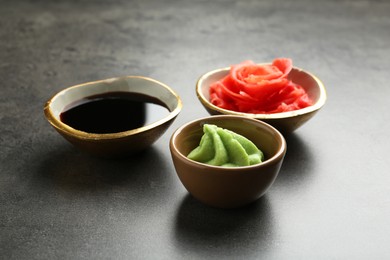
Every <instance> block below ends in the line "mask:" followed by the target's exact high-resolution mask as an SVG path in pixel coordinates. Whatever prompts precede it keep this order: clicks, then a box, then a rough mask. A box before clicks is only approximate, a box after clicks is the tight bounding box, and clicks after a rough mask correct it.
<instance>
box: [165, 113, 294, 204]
mask: <svg viewBox="0 0 390 260" xmlns="http://www.w3.org/2000/svg"><path fill="white" fill-rule="evenodd" d="M204 124H214V125H217V126H219V127H222V128H225V129H229V130H231V131H233V132H235V133H237V134H240V135H242V136H244V137H246V138H248V139H249V140H251V141H252V142H253V143H254V144H255V145H256V146H257V147H258V148H259V149H260V150H261V151H262V152H263V153H264V158H265V160H264V161H263V162H262V163H260V164H255V165H251V166H240V167H222V166H212V165H208V164H205V163H200V162H197V161H193V160H191V159H189V158H187V156H188V154H189V153H190V152H191V151H192V150H193V149H194V148H196V147H197V146H198V145H199V142H200V140H201V137H202V135H203V125H204ZM169 147H170V152H171V156H172V160H173V165H174V167H175V170H176V173H177V176H178V177H179V179H180V181H181V182H182V184H183V185H184V187H185V188H186V189H187V191H188V192H189V193H190V194H191V195H192V196H193V197H194V198H196V199H197V200H199V201H201V202H203V203H204V204H207V205H209V206H213V207H218V208H237V207H242V206H244V205H247V204H249V203H252V202H254V201H256V200H257V199H259V198H260V197H261V196H263V195H264V194H265V193H266V192H267V191H268V189H269V188H270V187H271V186H272V184H273V183H274V181H275V179H276V177H277V175H278V173H279V170H280V168H281V165H282V163H283V159H284V156H285V154H286V150H287V144H286V141H285V139H284V137H283V136H282V134H281V133H280V132H279V131H278V130H277V129H275V128H274V127H272V126H271V125H269V124H267V123H265V122H262V121H260V120H256V119H252V118H248V117H242V116H232V115H219V116H209V117H205V118H200V119H196V120H194V121H191V122H188V123H186V124H184V125H182V126H181V127H179V128H178V129H177V130H176V131H175V132H174V133H173V135H172V137H171V139H170V142H169Z"/></svg>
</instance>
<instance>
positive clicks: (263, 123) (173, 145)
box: [169, 115, 287, 172]
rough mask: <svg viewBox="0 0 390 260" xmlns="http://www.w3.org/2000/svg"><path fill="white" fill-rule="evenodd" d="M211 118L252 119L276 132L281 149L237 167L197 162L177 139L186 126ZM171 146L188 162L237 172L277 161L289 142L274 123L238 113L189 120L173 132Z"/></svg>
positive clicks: (284, 152) (281, 156)
mask: <svg viewBox="0 0 390 260" xmlns="http://www.w3.org/2000/svg"><path fill="white" fill-rule="evenodd" d="M210 119H216V120H218V119H222V120H224V119H233V120H235V119H237V120H238V119H240V120H247V121H251V122H252V123H254V124H258V125H263V126H265V127H267V128H269V129H270V130H271V131H272V132H274V133H275V134H276V136H277V138H278V139H280V141H281V145H280V149H278V151H277V152H276V153H275V154H274V155H273V156H272V157H270V158H268V159H266V160H265V161H263V162H261V163H258V164H253V165H248V166H236V167H223V166H214V165H209V164H206V163H202V162H197V161H194V160H191V159H189V158H187V157H186V156H185V155H184V154H183V153H182V152H180V151H179V149H178V148H177V146H176V142H175V140H176V138H177V136H178V135H179V134H180V133H181V132H182V131H183V130H184V129H185V128H186V127H188V126H190V125H193V124H197V123H200V122H202V121H207V120H210ZM169 146H170V149H171V153H172V150H173V151H174V152H176V154H177V155H178V156H179V157H180V158H181V159H182V160H184V161H185V162H186V163H189V164H193V165H194V166H197V167H203V168H210V169H224V170H226V171H227V172H236V171H240V170H246V169H252V168H262V167H265V166H267V165H269V164H274V163H276V161H278V160H279V159H281V158H283V156H284V155H285V154H286V152H287V142H286V139H285V138H284V136H283V135H282V134H281V133H280V132H279V130H277V129H276V128H275V127H273V126H272V125H270V124H268V123H266V122H264V121H260V120H256V119H254V118H250V117H244V116H237V115H215V116H208V117H202V118H198V119H195V120H192V121H189V122H187V123H185V124H184V125H182V126H180V127H179V128H178V129H176V130H175V131H174V132H173V134H172V136H171V139H170V141H169ZM172 156H173V155H172Z"/></svg>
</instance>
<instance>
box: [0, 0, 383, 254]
mask: <svg viewBox="0 0 390 260" xmlns="http://www.w3.org/2000/svg"><path fill="white" fill-rule="evenodd" d="M276 57H290V58H292V59H293V61H294V64H295V65H296V66H298V67H302V68H304V69H307V70H309V71H311V72H313V73H314V74H316V75H317V76H318V77H319V78H320V79H321V80H322V81H323V83H324V84H325V86H326V88H327V91H328V101H327V104H326V106H325V107H324V109H323V110H321V111H320V112H319V113H318V114H317V116H316V117H315V118H314V119H313V120H311V121H310V122H308V123H307V124H306V125H304V126H303V127H302V128H300V129H299V130H297V131H296V132H295V133H294V134H292V135H289V136H286V139H287V142H288V152H287V155H286V158H285V162H284V164H283V167H282V169H281V172H280V174H279V176H278V178H277V180H276V182H275V183H274V185H273V186H272V188H271V189H270V190H269V192H268V193H267V194H266V195H265V196H263V197H262V198H261V199H260V200H258V201H257V202H256V203H254V204H252V205H250V206H248V207H245V208H241V209H237V210H221V209H215V208H210V207H207V206H204V205H203V204H201V203H199V202H197V201H196V200H194V199H193V198H192V197H191V196H189V195H188V193H187V191H186V190H185V189H184V187H183V186H182V185H181V183H180V181H179V180H178V178H177V176H176V173H175V171H174V168H173V164H172V161H171V157H170V154H169V148H168V141H169V138H170V136H171V134H172V133H173V131H174V130H175V129H176V128H177V127H179V126H180V125H182V124H184V123H186V122H188V121H190V120H192V119H196V118H199V117H204V116H208V114H207V113H206V111H205V110H204V109H203V107H202V106H201V105H200V103H199V101H198V100H197V98H196V96H195V82H196V80H197V79H198V77H199V76H200V75H201V74H203V73H204V72H207V71H208V70H211V69H215V68H219V67H225V66H228V65H230V64H233V63H238V62H240V61H243V60H246V59H252V60H254V61H256V62H269V61H272V60H273V59H274V58H276ZM389 70H390V2H389V1H364V0H357V1H335V0H334V1H310V0H298V1H291V2H290V1H289V2H288V1H256V0H252V1H245V0H242V1H237V2H236V1H190V0H188V1H157V0H156V1H147V0H140V1H124V0H123V1H63V2H59V1H45V0H42V1H11V0H10V1H4V0H2V1H0V82H1V86H0V147H1V150H0V258H2V259H55V258H56V259H58V258H59V259H124V258H128V259H182V258H192V259H198V258H214V259H227V258H234V259H254V258H256V259H260V258H266V259H313V258H314V259H321V258H323V259H360V258H361V259H368V258H371V259H389V258H390V247H389V244H390V222H389V219H390V175H389V172H390V171H389V169H390V167H389V158H388V157H389V152H390V149H389V144H390V140H389V139H390V138H389V133H390V123H389V119H390V117H389V112H388V104H389V101H390V99H389V96H390V87H389V83H388V82H389V75H390V74H389ZM123 75H144V76H148V77H152V78H155V79H157V80H160V81H162V82H164V83H166V84H168V85H169V86H171V87H172V88H173V89H174V90H176V91H177V92H178V93H179V95H180V96H181V98H182V100H183V103H184V107H183V110H182V113H181V114H180V115H179V116H178V118H177V120H176V121H175V122H174V124H173V125H172V126H171V127H170V128H169V130H168V131H167V132H166V133H165V134H164V136H163V137H162V138H161V139H159V140H158V141H157V142H156V143H155V144H154V145H153V146H152V147H151V148H150V149H148V150H146V151H145V152H144V153H142V154H139V155H138V156H135V157H134V158H129V159H126V160H101V159H97V158H94V157H91V156H88V155H86V154H84V153H81V152H79V151H78V150H76V149H75V148H73V146H71V145H70V144H68V143H67V142H66V141H65V140H64V139H62V138H61V137H60V136H59V135H58V134H57V133H56V132H55V131H54V130H53V129H52V128H51V127H50V126H49V124H48V123H47V122H46V120H45V118H44V116H43V105H44V103H45V102H46V100H47V99H49V98H50V97H51V96H52V95H53V94H54V93H56V92H57V91H59V90H61V89H63V88H65V87H68V86H71V85H75V84H78V83H83V82H87V81H93V80H98V79H105V78H111V77H115V76H123Z"/></svg>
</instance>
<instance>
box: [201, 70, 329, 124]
mask: <svg viewBox="0 0 390 260" xmlns="http://www.w3.org/2000/svg"><path fill="white" fill-rule="evenodd" d="M229 70H230V68H229V67H227V68H222V69H217V70H214V71H211V72H209V73H206V74H204V75H203V76H202V77H201V78H200V79H199V80H198V82H197V85H196V92H197V95H198V98H199V99H200V101H201V102H202V103H203V105H205V106H206V107H208V108H209V109H212V110H215V111H218V112H219V113H222V114H232V115H252V116H251V117H253V118H284V117H290V116H295V115H299V114H304V113H308V112H312V111H315V110H318V109H319V108H321V107H322V106H323V105H324V103H325V100H326V92H325V87H324V85H323V84H322V82H321V81H320V80H319V79H318V78H317V77H316V76H314V75H312V74H311V73H309V72H307V71H304V70H302V69H299V68H296V67H294V68H293V69H292V70H291V72H290V73H289V75H288V77H289V79H291V80H292V81H293V82H295V83H297V84H299V85H301V86H302V87H303V88H304V89H305V90H306V92H307V93H308V96H309V98H310V99H312V100H313V103H314V104H313V105H312V106H310V107H306V108H303V109H300V110H295V111H290V112H283V113H275V114H247V113H240V112H236V111H231V110H226V109H222V108H219V107H217V106H215V105H213V104H211V103H210V101H209V100H210V94H209V88H210V85H211V84H212V83H214V82H216V81H218V80H220V79H222V78H223V77H225V76H226V75H227V74H228V73H229Z"/></svg>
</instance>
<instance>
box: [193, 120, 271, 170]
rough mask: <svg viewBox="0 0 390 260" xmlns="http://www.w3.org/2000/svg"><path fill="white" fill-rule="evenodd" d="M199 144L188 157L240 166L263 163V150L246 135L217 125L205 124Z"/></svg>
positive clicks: (217, 164) (212, 162)
mask: <svg viewBox="0 0 390 260" xmlns="http://www.w3.org/2000/svg"><path fill="white" fill-rule="evenodd" d="M203 132H204V134H203V136H202V138H201V140H200V143H199V146H198V147H196V148H195V149H194V150H192V151H191V152H190V153H189V154H188V156H187V158H189V159H191V160H194V161H197V162H201V163H206V164H209V165H214V166H223V167H238V166H249V165H254V164H258V163H261V162H262V161H263V160H264V154H263V152H262V151H261V150H260V149H259V148H257V147H256V145H255V144H254V143H253V142H251V141H250V140H248V139H247V138H246V137H244V136H242V135H239V134H236V133H234V132H232V131H230V130H227V129H223V128H220V127H218V126H216V125H211V124H204V125H203Z"/></svg>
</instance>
